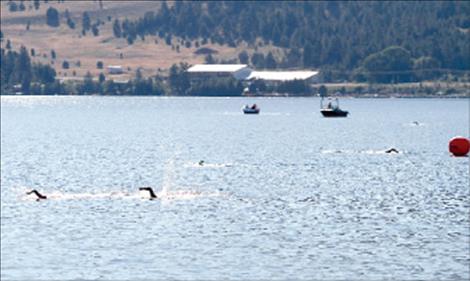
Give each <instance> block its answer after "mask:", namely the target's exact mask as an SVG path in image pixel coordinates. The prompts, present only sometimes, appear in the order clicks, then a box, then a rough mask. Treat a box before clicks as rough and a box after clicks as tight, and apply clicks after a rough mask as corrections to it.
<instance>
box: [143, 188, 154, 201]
mask: <svg viewBox="0 0 470 281" xmlns="http://www.w3.org/2000/svg"><path fill="white" fill-rule="evenodd" d="M139 190H140V191H148V192H149V195H150V200H152V199H157V198H158V197H157V195H156V194H155V192H153V189H152V188H151V187H139Z"/></svg>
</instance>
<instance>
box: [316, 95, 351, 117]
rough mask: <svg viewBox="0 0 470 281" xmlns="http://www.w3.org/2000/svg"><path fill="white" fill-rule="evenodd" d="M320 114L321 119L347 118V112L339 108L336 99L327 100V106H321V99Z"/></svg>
mask: <svg viewBox="0 0 470 281" xmlns="http://www.w3.org/2000/svg"><path fill="white" fill-rule="evenodd" d="M320 112H321V114H322V115H323V117H347V116H348V114H349V112H348V111H346V110H341V109H340V108H339V101H338V99H337V98H336V99H334V100H333V99H331V98H329V99H328V105H327V106H323V97H322V99H321V102H320Z"/></svg>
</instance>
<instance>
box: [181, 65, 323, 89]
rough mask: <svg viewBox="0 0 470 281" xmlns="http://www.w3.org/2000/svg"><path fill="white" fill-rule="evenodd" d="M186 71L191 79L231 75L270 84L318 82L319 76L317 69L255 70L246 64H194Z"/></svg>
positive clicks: (239, 78)
mask: <svg viewBox="0 0 470 281" xmlns="http://www.w3.org/2000/svg"><path fill="white" fill-rule="evenodd" d="M187 72H188V73H189V74H190V77H191V80H192V81H195V80H201V79H209V78H219V77H233V78H235V79H237V80H241V81H247V82H248V81H253V80H263V81H264V82H267V83H272V84H276V83H282V82H286V81H293V80H303V81H305V82H307V83H315V82H318V77H319V72H318V71H310V70H302V71H298V70H295V71H255V70H253V69H251V68H249V67H248V66H247V65H246V64H196V65H193V66H192V67H190V68H188V70H187Z"/></svg>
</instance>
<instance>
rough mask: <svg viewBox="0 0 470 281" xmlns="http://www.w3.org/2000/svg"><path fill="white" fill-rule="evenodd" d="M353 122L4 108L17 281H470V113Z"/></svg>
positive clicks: (117, 101)
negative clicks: (146, 189) (463, 145)
mask: <svg viewBox="0 0 470 281" xmlns="http://www.w3.org/2000/svg"><path fill="white" fill-rule="evenodd" d="M253 102H256V103H257V104H258V105H259V106H260V107H261V113H260V115H250V116H248V115H243V114H242V113H241V107H242V106H243V105H244V104H247V103H253ZM341 106H342V107H343V108H345V109H347V110H349V111H350V112H351V114H350V116H349V117H348V118H343V119H326V118H322V117H321V115H320V113H319V100H318V99H317V98H162V97H155V98H153V97H149V98H147V97H138V98H136V97H5V96H2V97H1V279H2V280H7V279H23V280H34V279H41V280H44V279H61V280H66V279H106V280H116V279H119V280H138V279H165V280H166V279H198V280H201V279H243V280H246V279H270V280H271V279H320V280H338V279H344V280H346V279H348V280H350V279H355V280H379V279H401V280H403V279H413V280H416V279H425V280H437V279H441V280H442V279H445V280H464V279H466V280H468V279H469V278H470V246H469V245H470V228H469V226H470V216H469V215H470V203H469V198H470V190H469V177H470V176H469V158H457V157H451V156H450V155H449V152H448V141H449V139H450V138H452V137H454V136H456V135H462V136H465V137H468V136H469V134H470V132H469V106H470V104H469V99H460V100H449V99H448V100H443V99H375V100H374V99H344V100H342V101H341ZM414 121H418V122H419V123H418V124H417V125H416V124H415V123H413V122H414ZM390 147H395V148H397V149H398V150H400V152H401V153H399V154H385V153H383V151H384V150H386V149H387V148H390ZM200 160H204V164H203V165H202V166H201V165H199V164H198V162H199V161H200ZM140 186H152V187H154V189H155V191H156V192H157V195H158V196H159V197H160V199H159V200H147V199H145V198H143V196H144V195H145V194H140V193H139V192H138V187H140ZM30 189H37V190H39V191H41V192H43V193H44V194H46V195H47V196H48V197H49V199H48V200H44V201H40V202H36V201H35V200H34V198H33V197H31V196H27V195H25V192H26V191H28V190H30Z"/></svg>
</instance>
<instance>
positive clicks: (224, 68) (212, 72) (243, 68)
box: [187, 64, 252, 80]
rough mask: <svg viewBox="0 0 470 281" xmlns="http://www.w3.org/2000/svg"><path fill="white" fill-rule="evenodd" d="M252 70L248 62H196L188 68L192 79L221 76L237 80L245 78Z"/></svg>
mask: <svg viewBox="0 0 470 281" xmlns="http://www.w3.org/2000/svg"><path fill="white" fill-rule="evenodd" d="M251 71H252V70H251V69H250V68H249V67H248V66H247V65H246V64H196V65H193V66H191V67H190V68H188V70H187V72H188V73H189V75H190V77H191V80H201V79H208V78H221V77H234V78H235V79H237V80H243V79H244V78H245V77H247V76H248V75H250V73H251Z"/></svg>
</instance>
